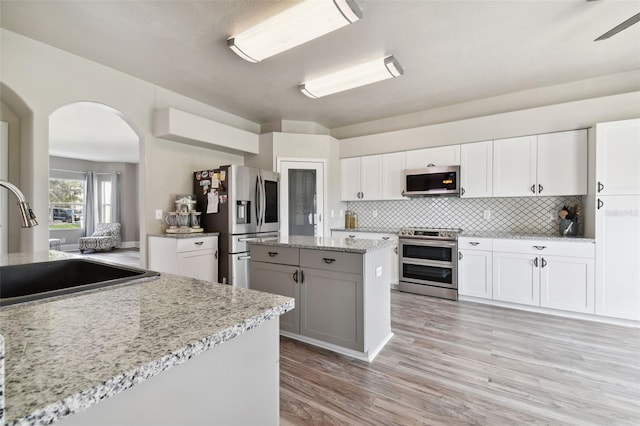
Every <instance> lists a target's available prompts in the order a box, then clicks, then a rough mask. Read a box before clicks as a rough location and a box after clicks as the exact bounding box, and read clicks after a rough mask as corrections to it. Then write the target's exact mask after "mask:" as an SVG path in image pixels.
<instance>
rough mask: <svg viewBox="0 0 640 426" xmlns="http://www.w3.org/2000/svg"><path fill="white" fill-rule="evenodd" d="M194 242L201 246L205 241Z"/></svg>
mask: <svg viewBox="0 0 640 426" xmlns="http://www.w3.org/2000/svg"><path fill="white" fill-rule="evenodd" d="M193 244H195V245H197V246H201V245H203V244H204V241H196V242H194V243H193Z"/></svg>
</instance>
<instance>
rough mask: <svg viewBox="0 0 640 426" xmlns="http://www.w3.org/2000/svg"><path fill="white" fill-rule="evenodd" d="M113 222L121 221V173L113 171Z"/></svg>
mask: <svg viewBox="0 0 640 426" xmlns="http://www.w3.org/2000/svg"><path fill="white" fill-rule="evenodd" d="M111 223H119V224H120V225H121V226H122V222H121V221H120V173H118V172H113V173H111Z"/></svg>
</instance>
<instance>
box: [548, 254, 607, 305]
mask: <svg viewBox="0 0 640 426" xmlns="http://www.w3.org/2000/svg"><path fill="white" fill-rule="evenodd" d="M594 281H595V273H594V259H589V258H582V257H564V256H545V257H541V258H540V306H542V307H545V308H553V309H562V310H564V311H572V312H582V313H585V314H592V313H594V303H595V299H594V287H595V286H594Z"/></svg>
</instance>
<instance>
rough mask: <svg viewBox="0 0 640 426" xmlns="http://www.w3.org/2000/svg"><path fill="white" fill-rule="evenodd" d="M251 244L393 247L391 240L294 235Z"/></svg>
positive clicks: (349, 248) (317, 247)
mask: <svg viewBox="0 0 640 426" xmlns="http://www.w3.org/2000/svg"><path fill="white" fill-rule="evenodd" d="M249 243H250V244H255V245H263V246H279V247H293V248H302V249H313V250H330V251H339V252H347V253H363V254H364V253H367V252H370V251H374V250H380V249H384V248H389V247H393V245H394V243H393V241H391V240H370V239H364V238H325V237H307V236H299V235H292V236H288V237H280V238H278V239H273V238H265V239H263V240H261V239H258V240H252V241H250V242H249Z"/></svg>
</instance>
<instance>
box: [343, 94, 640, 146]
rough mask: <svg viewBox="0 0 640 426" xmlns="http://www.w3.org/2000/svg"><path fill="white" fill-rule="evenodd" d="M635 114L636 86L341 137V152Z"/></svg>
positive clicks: (638, 112) (639, 97)
mask: <svg viewBox="0 0 640 426" xmlns="http://www.w3.org/2000/svg"><path fill="white" fill-rule="evenodd" d="M635 117H640V92H631V93H624V94H618V95H612V96H604V97H599V98H594V99H586V100H580V101H575V102H568V103H562V104H557V105H549V106H544V107H538V108H531V109H526V110H521V111H513V112H507V113H502V114H495V115H490V116H485V117H477V118H470V119H467V120H459V121H452V122H448V123H441V124H433V125H429V126H421V127H414V128H410V129H404V130H397V131H393V132H386V133H378V134H373V135H367V136H358V137H352V138H346V139H341V140H340V157H342V158H344V157H356V156H360V155H370V154H379V153H385V152H395V151H405V150H412V149H419V148H426V147H433V146H441V145H453V144H459V143H467V142H477V141H483V140H492V139H502V138H509V137H514V136H524V135H531V134H540V133H549V132H557V131H562V130H573V129H584V128H589V127H591V126H593V125H594V124H596V123H599V122H605V121H614V120H623V119H628V118H635Z"/></svg>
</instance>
